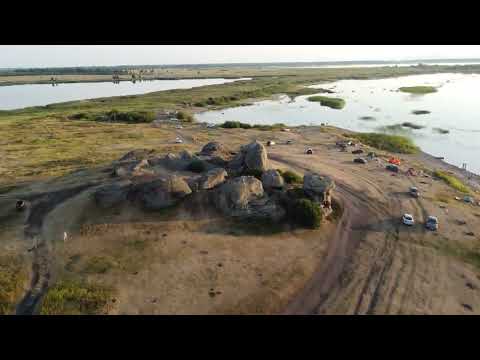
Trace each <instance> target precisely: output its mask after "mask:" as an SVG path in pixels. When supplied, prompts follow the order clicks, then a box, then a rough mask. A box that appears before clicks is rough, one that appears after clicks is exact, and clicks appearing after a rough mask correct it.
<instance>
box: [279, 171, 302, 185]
mask: <svg viewBox="0 0 480 360" xmlns="http://www.w3.org/2000/svg"><path fill="white" fill-rule="evenodd" d="M277 171H278V172H279V173H280V175H282V177H283V180H284V181H285V182H286V183H287V184H300V183H302V182H303V177H302V176H301V175H298V174H297V173H295V172H293V171H291V170H285V171H283V170H280V169H277Z"/></svg>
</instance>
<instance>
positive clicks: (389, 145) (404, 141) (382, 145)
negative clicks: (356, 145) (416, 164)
mask: <svg viewBox="0 0 480 360" xmlns="http://www.w3.org/2000/svg"><path fill="white" fill-rule="evenodd" d="M350 136H351V137H353V138H356V139H358V140H360V141H361V142H362V143H364V144H366V145H369V146H372V147H375V148H377V149H380V150H386V151H390V152H394V153H400V154H415V153H417V152H418V147H417V146H415V145H414V144H413V142H412V140H410V139H409V138H406V137H404V136H400V135H388V134H379V133H364V134H352V135H350Z"/></svg>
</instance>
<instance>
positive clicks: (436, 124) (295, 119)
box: [196, 74, 480, 174]
mask: <svg viewBox="0 0 480 360" xmlns="http://www.w3.org/2000/svg"><path fill="white" fill-rule="evenodd" d="M417 85H431V86H436V87H438V92H436V93H430V94H424V95H412V94H407V93H402V92H399V91H398V88H400V87H402V86H417ZM312 87H313V88H324V89H329V90H332V91H334V92H335V93H334V94H319V95H325V96H330V97H340V98H343V99H345V101H346V106H345V107H344V108H343V109H341V110H335V109H330V108H328V107H324V106H321V105H320V104H319V103H315V102H309V101H308V100H307V97H308V96H299V97H297V98H296V99H295V100H294V101H292V100H291V99H290V98H289V97H287V96H281V97H280V98H279V99H278V100H267V101H260V102H257V103H255V104H253V105H251V106H246V107H236V108H230V109H225V110H221V111H207V112H204V113H201V114H197V116H196V118H197V120H198V121H201V122H208V123H223V122H224V121H227V120H232V121H241V122H245V123H250V124H274V123H284V124H287V125H289V126H296V125H320V124H321V123H327V124H328V125H333V126H338V127H341V128H345V129H349V130H353V131H359V132H386V133H394V134H400V135H405V136H408V137H410V138H411V139H412V140H413V141H414V142H415V143H416V144H417V145H418V146H420V147H421V149H422V150H423V151H425V152H427V153H429V154H431V155H434V156H442V157H445V161H446V162H448V163H450V164H453V165H457V166H460V167H461V166H462V164H463V163H467V169H468V170H470V171H472V172H475V173H477V174H480V101H479V99H480V98H479V97H478V93H477V91H478V90H479V89H480V75H477V74H429V75H412V76H404V77H398V78H389V79H380V80H342V81H337V82H332V83H326V84H321V85H314V86H312ZM309 96H312V95H309ZM414 110H427V111H430V113H429V114H424V115H415V114H413V113H412V111H414ZM362 117H364V119H361V118H362ZM366 117H370V118H366ZM404 122H412V123H414V124H417V125H420V126H423V128H422V129H418V130H415V129H411V128H408V127H402V126H397V127H396V128H393V129H392V128H387V127H388V126H392V125H398V124H402V123H404ZM439 128H440V129H444V130H448V131H449V133H448V134H441V133H439V130H438V129H439Z"/></svg>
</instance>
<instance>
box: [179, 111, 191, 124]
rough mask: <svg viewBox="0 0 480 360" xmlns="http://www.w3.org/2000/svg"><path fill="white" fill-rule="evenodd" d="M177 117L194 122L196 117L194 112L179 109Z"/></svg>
mask: <svg viewBox="0 0 480 360" xmlns="http://www.w3.org/2000/svg"><path fill="white" fill-rule="evenodd" d="M177 119H178V120H180V121H183V122H194V120H195V119H194V117H193V115H192V114H190V113H188V112H186V111H179V112H178V113H177Z"/></svg>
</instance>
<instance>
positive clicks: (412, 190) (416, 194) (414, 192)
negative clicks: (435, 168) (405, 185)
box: [410, 186, 420, 198]
mask: <svg viewBox="0 0 480 360" xmlns="http://www.w3.org/2000/svg"><path fill="white" fill-rule="evenodd" d="M410 195H412V196H413V197H414V198H418V197H419V196H420V193H419V192H418V188H416V187H415V186H412V187H411V188H410Z"/></svg>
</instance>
